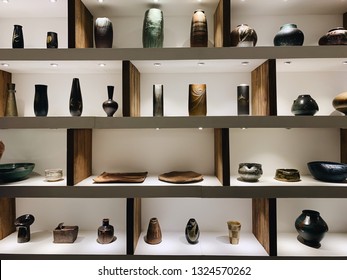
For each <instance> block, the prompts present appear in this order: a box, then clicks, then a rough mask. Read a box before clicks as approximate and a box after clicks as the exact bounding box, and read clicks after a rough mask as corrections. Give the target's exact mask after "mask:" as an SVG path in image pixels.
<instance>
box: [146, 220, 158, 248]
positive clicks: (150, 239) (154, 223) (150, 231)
mask: <svg viewBox="0 0 347 280" xmlns="http://www.w3.org/2000/svg"><path fill="white" fill-rule="evenodd" d="M161 240H162V233H161V229H160V225H159V221H158V219H157V218H151V219H150V220H149V224H148V228H147V234H146V237H145V241H146V243H148V244H151V245H156V244H159V243H160V242H161Z"/></svg>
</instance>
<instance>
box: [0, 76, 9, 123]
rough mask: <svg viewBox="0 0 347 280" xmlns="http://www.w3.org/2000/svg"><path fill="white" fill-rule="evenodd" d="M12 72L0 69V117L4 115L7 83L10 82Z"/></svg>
mask: <svg viewBox="0 0 347 280" xmlns="http://www.w3.org/2000/svg"><path fill="white" fill-rule="evenodd" d="M11 80H12V74H11V73H9V72H5V71H1V70H0V117H3V116H4V115H5V109H6V101H7V84H8V83H11Z"/></svg>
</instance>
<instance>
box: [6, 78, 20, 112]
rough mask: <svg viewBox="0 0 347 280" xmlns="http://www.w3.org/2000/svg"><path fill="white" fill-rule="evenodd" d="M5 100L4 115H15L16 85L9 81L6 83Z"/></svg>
mask: <svg viewBox="0 0 347 280" xmlns="http://www.w3.org/2000/svg"><path fill="white" fill-rule="evenodd" d="M7 88H8V89H7V100H6V108H5V116H7V117H17V116H18V110H17V102H16V94H15V93H16V89H15V88H16V85H15V84H12V83H9V84H7Z"/></svg>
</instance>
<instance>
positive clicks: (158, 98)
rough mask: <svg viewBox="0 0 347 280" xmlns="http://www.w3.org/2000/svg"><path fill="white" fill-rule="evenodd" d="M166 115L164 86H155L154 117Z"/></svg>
mask: <svg viewBox="0 0 347 280" xmlns="http://www.w3.org/2000/svg"><path fill="white" fill-rule="evenodd" d="M163 115H164V86H163V85H159V84H157V85H153V116H154V117H162V116H163Z"/></svg>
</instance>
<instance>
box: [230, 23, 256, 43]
mask: <svg viewBox="0 0 347 280" xmlns="http://www.w3.org/2000/svg"><path fill="white" fill-rule="evenodd" d="M257 40H258V36H257V33H256V32H255V30H254V29H253V28H251V27H249V26H248V24H240V25H238V26H237V27H236V28H235V29H233V30H232V31H231V33H230V41H231V46H232V47H254V46H255V45H256V44H257Z"/></svg>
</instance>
